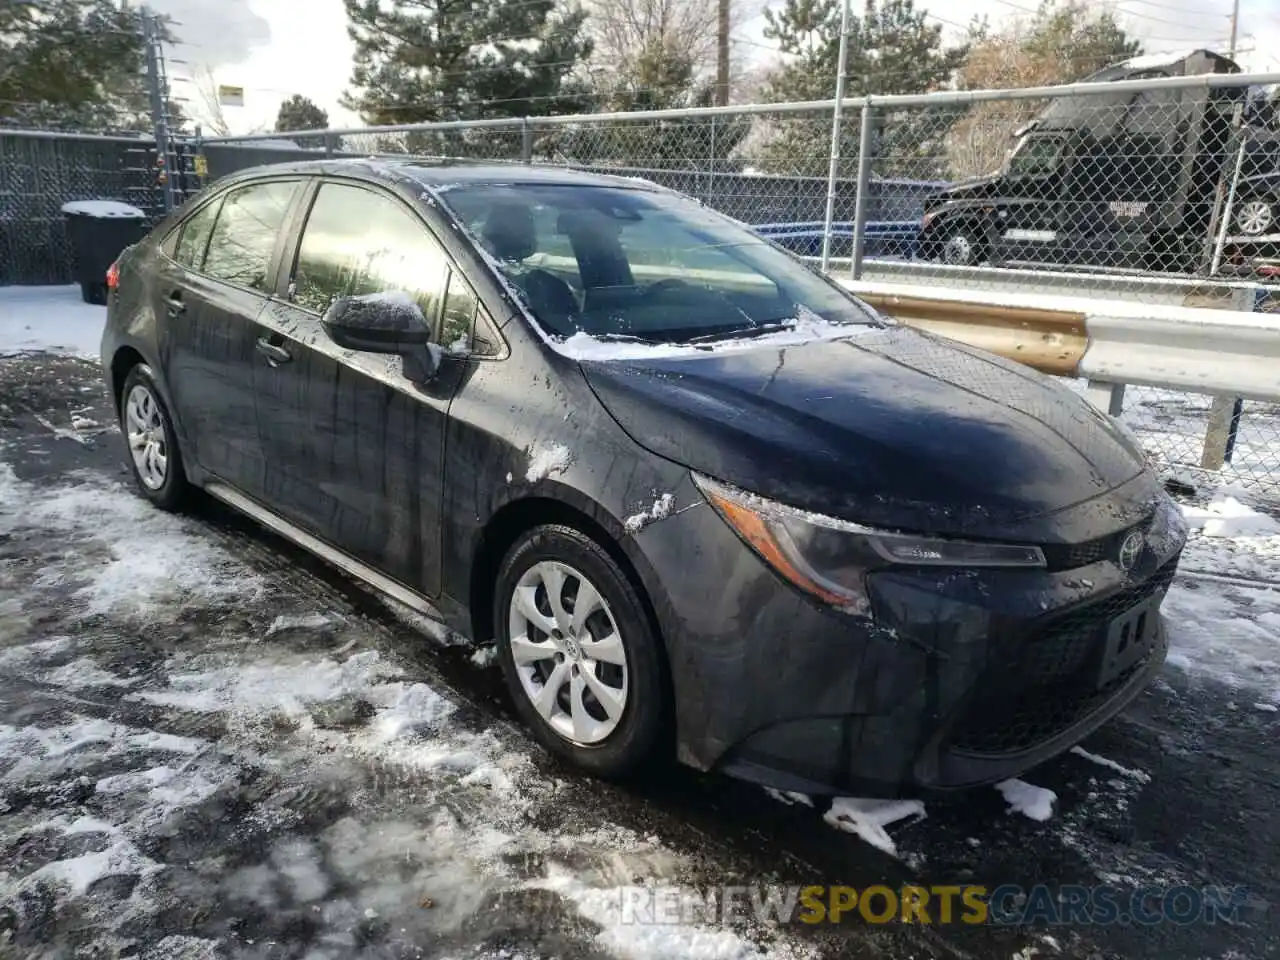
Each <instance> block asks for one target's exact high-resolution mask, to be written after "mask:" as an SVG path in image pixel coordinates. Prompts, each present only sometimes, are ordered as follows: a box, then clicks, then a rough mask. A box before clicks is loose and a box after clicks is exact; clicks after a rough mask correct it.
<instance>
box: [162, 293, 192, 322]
mask: <svg viewBox="0 0 1280 960" xmlns="http://www.w3.org/2000/svg"><path fill="white" fill-rule="evenodd" d="M164 307H165V312H166V313H168V314H169V316H171V317H173V318H175V319H176V318H177V316H178V314H180V313H184V312H185V311H186V309H187V305H186V304H185V303H183V302H182V294H181V293H179V292H178V291H177V290H175V291H173V293H171V294H169V296H168V298H167V299H166V300H165V302H164Z"/></svg>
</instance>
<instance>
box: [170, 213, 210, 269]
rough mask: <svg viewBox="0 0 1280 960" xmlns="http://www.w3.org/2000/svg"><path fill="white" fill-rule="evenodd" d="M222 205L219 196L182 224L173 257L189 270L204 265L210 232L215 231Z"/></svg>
mask: <svg viewBox="0 0 1280 960" xmlns="http://www.w3.org/2000/svg"><path fill="white" fill-rule="evenodd" d="M221 206H222V200H221V199H220V198H219V199H217V200H214V201H213V202H212V203H206V204H205V205H204V206H203V207H201V208H200V209H199V210H197V211H196V212H195V213H194V214H193V215H192V216H190V217H188V218H187V221H186V222H185V223H184V224H183V225H182V228H181V231H180V232H179V235H178V249H177V251H176V252H175V253H174V255H173V259H175V260H177V261H178V263H180V264H182V265H183V266H184V267H186V268H187V269H188V270H199V269H200V268H201V267H203V266H204V252H205V250H206V249H208V247H209V234H210V233H211V232H212V231H213V223H214V221H215V220H216V219H217V217H218V208H219V207H221Z"/></svg>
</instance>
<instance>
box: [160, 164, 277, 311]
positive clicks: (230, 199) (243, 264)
mask: <svg viewBox="0 0 1280 960" xmlns="http://www.w3.org/2000/svg"><path fill="white" fill-rule="evenodd" d="M297 189H298V181H296V180H276V181H270V182H267V183H254V184H250V185H248V186H245V187H240V188H239V189H237V190H234V191H232V192H231V193H229V194H227V196H226V198H225V199H224V200H223V201H222V207H221V209H220V210H219V211H218V216H217V220H216V221H215V223H214V226H213V231H212V233H210V235H209V245H208V250H207V252H206V253H205V257H204V267H203V270H202V271H201V272H203V273H205V274H206V275H208V276H210V277H213V278H214V279H217V280H223V281H225V282H227V283H233V284H235V285H236V286H240V287H248V288H250V289H252V290H260V291H262V292H263V293H269V292H270V289H269V286H270V276H269V274H270V271H271V256H272V254H273V253H274V252H275V248H276V239H277V237H278V236H279V235H280V232H281V231H282V230H283V229H284V224H285V218H286V217H287V216H288V214H289V205H290V203H292V201H293V196H294V193H295V192H296V191H297ZM179 246H181V243H179Z"/></svg>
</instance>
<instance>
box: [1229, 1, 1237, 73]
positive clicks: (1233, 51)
mask: <svg viewBox="0 0 1280 960" xmlns="http://www.w3.org/2000/svg"><path fill="white" fill-rule="evenodd" d="M1239 34H1240V0H1232V3H1231V48H1230V50H1229V51H1228V52H1227V56H1228V57H1230V58H1231V59H1232V60H1234V59H1235V57H1236V38H1237V37H1238V36H1239Z"/></svg>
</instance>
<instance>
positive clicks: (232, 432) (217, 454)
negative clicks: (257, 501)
mask: <svg viewBox="0 0 1280 960" xmlns="http://www.w3.org/2000/svg"><path fill="white" fill-rule="evenodd" d="M301 182H302V181H301V180H299V179H297V178H292V179H278V180H265V181H255V182H253V183H249V184H245V185H244V186H239V187H235V188H233V189H231V190H229V191H228V192H227V193H226V194H224V195H222V196H221V197H219V198H216V199H215V200H214V201H213V202H211V203H210V204H208V205H206V207H203V208H201V209H200V210H199V211H197V212H196V213H195V214H194V215H193V216H192V217H191V218H189V219H188V220H187V221H186V222H185V223H184V225H183V227H182V228H181V229H182V233H181V235H180V236H179V238H178V244H177V248H176V251H175V260H176V261H177V264H176V267H177V269H174V270H173V271H172V272H171V275H169V276H166V277H164V278H162V283H161V284H160V286H159V287H158V288H157V296H158V298H159V301H160V302H159V304H157V310H158V311H162V312H163V313H164V314H166V315H167V324H166V327H167V330H168V336H167V338H166V340H165V344H164V348H163V349H164V351H165V357H164V364H165V370H166V373H167V379H168V384H169V390H170V393H171V395H172V397H173V401H174V406H175V407H177V410H178V416H179V418H180V419H181V422H182V425H183V429H184V432H185V434H186V436H187V440H188V443H189V444H190V445H191V448H192V449H191V455H192V456H193V457H194V458H195V461H196V463H198V464H199V465H200V466H201V467H202V468H203V469H204V470H206V471H207V472H209V473H211V474H213V475H214V476H216V477H218V478H221V479H222V480H225V481H227V482H228V483H230V484H232V485H234V486H236V487H238V488H239V489H241V490H243V491H244V492H245V493H247V494H249V495H251V496H260V495H261V494H262V491H263V488H264V484H265V478H266V468H265V461H264V455H263V446H262V440H261V437H260V436H259V434H258V424H257V409H256V405H255V403H254V396H253V390H254V380H253V371H254V367H255V359H256V358H257V357H258V356H259V355H258V353H257V352H256V341H257V325H256V323H255V321H256V320H257V317H258V314H260V313H261V312H262V309H263V307H264V306H265V305H266V303H267V299H268V296H269V293H270V290H271V289H272V287H273V286H274V283H275V271H276V268H277V265H278V263H279V257H280V250H281V249H282V242H281V236H282V234H283V227H284V226H285V224H286V223H287V222H288V216H289V213H290V211H291V208H292V205H293V203H294V202H295V199H296V197H297V195H298V192H299V187H300V185H301Z"/></svg>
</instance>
